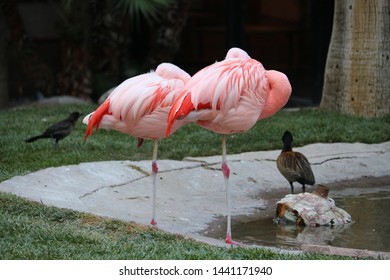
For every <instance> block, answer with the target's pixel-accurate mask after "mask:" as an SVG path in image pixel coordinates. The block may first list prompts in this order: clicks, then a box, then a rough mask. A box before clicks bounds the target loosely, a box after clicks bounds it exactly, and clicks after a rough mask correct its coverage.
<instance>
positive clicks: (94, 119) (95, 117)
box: [84, 98, 110, 142]
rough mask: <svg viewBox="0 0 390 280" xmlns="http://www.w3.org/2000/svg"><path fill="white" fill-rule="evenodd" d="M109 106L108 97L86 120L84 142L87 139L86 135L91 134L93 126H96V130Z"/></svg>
mask: <svg viewBox="0 0 390 280" xmlns="http://www.w3.org/2000/svg"><path fill="white" fill-rule="evenodd" d="M109 108H110V99H109V98H107V99H106V101H104V103H103V104H102V105H100V106H99V108H97V109H96V111H95V112H94V113H93V114H92V116H91V118H90V119H89V121H88V127H87V130H86V132H85V137H84V142H86V141H87V139H88V137H89V136H90V135H91V134H92V131H93V128H94V127H96V130H98V129H99V124H100V122H101V121H102V118H103V117H104V115H107V114H109Z"/></svg>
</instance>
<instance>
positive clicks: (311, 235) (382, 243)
mask: <svg viewBox="0 0 390 280" xmlns="http://www.w3.org/2000/svg"><path fill="white" fill-rule="evenodd" d="M352 193H356V192H354V191H346V192H345V191H344V192H343V193H342V195H340V194H339V195H340V196H339V197H337V196H333V197H332V198H333V199H334V200H335V203H336V206H338V207H340V208H342V209H344V210H346V211H347V212H348V213H349V214H351V216H352V221H353V222H352V223H351V224H349V225H346V226H339V227H336V226H335V227H330V226H321V227H314V228H313V227H308V226H306V227H299V226H295V225H277V224H275V223H273V218H274V217H273V216H272V215H269V217H267V218H262V219H258V220H252V221H247V222H239V223H233V225H232V233H233V237H234V239H235V240H236V241H239V242H242V243H244V244H256V245H262V246H272V247H278V248H285V249H299V248H300V246H301V245H302V244H315V245H331V246H336V247H346V248H355V249H367V250H373V251H384V252H390V187H382V188H380V190H377V191H376V192H374V193H368V192H365V193H362V194H359V195H356V194H352ZM217 232H218V233H217ZM222 232H223V231H222V229H220V230H217V231H215V232H209V233H208V234H207V235H208V236H211V237H216V236H217V234H218V235H219V237H220V236H221V233H222Z"/></svg>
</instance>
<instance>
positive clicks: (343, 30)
mask: <svg viewBox="0 0 390 280" xmlns="http://www.w3.org/2000/svg"><path fill="white" fill-rule="evenodd" d="M389 2H390V0H382V1H379V0H378V1H377V0H366V1H360V0H336V1H335V10H334V18H333V31H332V38H331V42H330V46H329V51H328V57H327V63H326V69H325V82H324V88H323V95H322V100H321V104H320V107H321V108H326V109H331V110H334V111H337V112H342V113H346V114H352V115H359V116H367V117H379V116H383V115H385V114H388V113H389V112H390V4H389Z"/></svg>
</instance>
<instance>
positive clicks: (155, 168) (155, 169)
mask: <svg viewBox="0 0 390 280" xmlns="http://www.w3.org/2000/svg"><path fill="white" fill-rule="evenodd" d="M157 149H158V140H157V139H156V140H154V146H153V159H152V177H153V206H152V207H153V210H152V220H151V221H150V224H151V225H153V226H155V225H156V224H157V222H156V196H157V187H156V177H157V173H158V166H157Z"/></svg>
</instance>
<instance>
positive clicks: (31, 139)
mask: <svg viewBox="0 0 390 280" xmlns="http://www.w3.org/2000/svg"><path fill="white" fill-rule="evenodd" d="M41 138H47V136H46V135H43V134H41V135H37V136H34V137H31V138H28V139H26V140H24V141H25V142H27V143H31V142H34V141H36V140H38V139H41Z"/></svg>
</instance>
